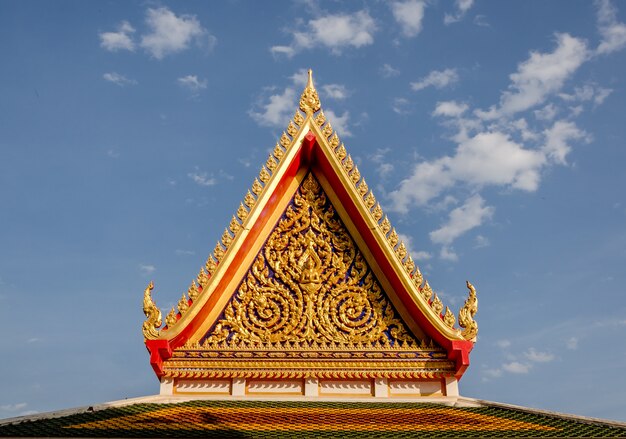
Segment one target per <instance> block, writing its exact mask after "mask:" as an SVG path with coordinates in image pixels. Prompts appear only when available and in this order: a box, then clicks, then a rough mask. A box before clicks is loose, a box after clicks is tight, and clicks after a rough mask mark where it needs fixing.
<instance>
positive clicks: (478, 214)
mask: <svg viewBox="0 0 626 439" xmlns="http://www.w3.org/2000/svg"><path fill="white" fill-rule="evenodd" d="M484 204H485V200H483V198H482V197H481V196H480V195H478V194H476V195H473V196H471V197H470V198H468V199H467V200H466V202H465V204H464V205H462V206H460V207H457V208H455V209H453V210H452V211H451V212H450V216H449V218H448V221H447V223H446V224H444V225H443V226H441V227H440V228H439V229H437V230H434V231H432V232H430V239H431V240H432V241H433V242H434V243H436V244H444V245H450V244H451V243H452V242H453V241H454V240H455V239H456V238H458V237H459V236H461V235H463V234H464V233H466V232H468V231H469V230H472V229H473V228H476V227H478V226H480V225H481V224H482V223H483V222H484V221H485V220H487V219H489V218H491V216H492V215H493V212H494V210H495V209H494V208H493V207H491V206H485V205H484Z"/></svg>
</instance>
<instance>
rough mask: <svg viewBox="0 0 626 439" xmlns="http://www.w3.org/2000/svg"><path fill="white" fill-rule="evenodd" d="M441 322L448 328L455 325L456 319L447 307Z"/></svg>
mask: <svg viewBox="0 0 626 439" xmlns="http://www.w3.org/2000/svg"><path fill="white" fill-rule="evenodd" d="M443 322H444V323H445V324H446V325H447V326H448V327H449V328H453V327H454V323H456V317H454V314H452V311H450V308H448V307H447V306H446V312H445V314H444V315H443Z"/></svg>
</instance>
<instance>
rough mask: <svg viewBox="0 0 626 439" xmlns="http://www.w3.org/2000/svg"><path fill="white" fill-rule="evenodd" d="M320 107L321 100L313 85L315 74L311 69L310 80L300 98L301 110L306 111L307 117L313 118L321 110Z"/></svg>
mask: <svg viewBox="0 0 626 439" xmlns="http://www.w3.org/2000/svg"><path fill="white" fill-rule="evenodd" d="M320 106H321V104H320V98H319V96H318V95H317V90H315V86H314V85H313V72H312V71H311V70H310V69H309V80H308V82H307V84H306V87H305V88H304V91H303V92H302V96H301V97H300V109H301V110H302V111H304V112H305V114H306V115H308V116H311V115H312V114H313V113H315V112H316V111H317V110H319V109H320Z"/></svg>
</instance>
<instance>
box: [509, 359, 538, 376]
mask: <svg viewBox="0 0 626 439" xmlns="http://www.w3.org/2000/svg"><path fill="white" fill-rule="evenodd" d="M531 368H532V365H530V364H528V363H520V362H518V361H511V362H510V363H505V364H503V365H502V369H504V370H506V371H507V372H511V373H518V374H525V373H528V372H529V371H530V369H531Z"/></svg>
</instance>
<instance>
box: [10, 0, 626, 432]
mask: <svg viewBox="0 0 626 439" xmlns="http://www.w3.org/2000/svg"><path fill="white" fill-rule="evenodd" d="M624 22H626V5H624V4H622V3H619V2H614V3H612V2H609V1H597V2H587V1H552V2H526V1H515V2H513V1H511V2H497V1H472V0H457V1H443V0H439V1H436V0H431V1H419V0H408V1H398V2H383V1H370V2H339V1H321V2H308V1H294V2H267V3H261V2H253V1H228V2H199V1H188V2H184V3H183V2H180V3H175V2H156V1H142V2H115V1H111V2H99V3H93V2H78V1H76V2H70V1H57V2H45V1H38V2H36V1H21V2H7V1H4V2H1V3H0V29H2V32H1V34H0V35H1V36H0V54H1V55H2V68H1V69H0V84H1V85H0V87H1V88H0V96H1V99H0V319H1V321H2V323H3V327H4V335H3V337H2V338H0V351H1V352H2V359H3V361H1V362H0V377H2V378H0V386H1V387H2V392H0V417H11V416H17V415H20V414H24V413H32V412H36V411H47V410H52V409H59V408H67V407H71V406H77V405H85V404H93V403H97V402H104V401H110V400H116V399H123V398H126V397H134V396H142V395H147V394H154V393H156V392H157V391H158V383H157V380H156V378H155V376H154V374H153V372H152V370H151V368H150V366H149V361H148V354H147V352H146V350H145V348H144V346H143V338H142V335H141V329H140V328H141V323H142V321H143V318H144V316H143V313H142V311H141V300H142V293H143V289H144V288H145V286H146V285H147V283H148V282H149V280H154V282H155V285H156V287H155V291H154V294H153V295H154V297H155V300H156V302H157V304H158V305H159V306H160V307H161V308H162V309H163V311H164V313H165V312H167V310H169V308H171V307H172V306H173V305H174V304H175V303H176V302H177V301H178V299H179V298H180V295H181V293H182V292H183V291H186V289H187V286H188V285H189V282H190V281H191V280H192V279H194V278H195V276H196V274H197V272H198V270H199V268H200V267H201V266H202V265H203V263H204V260H205V258H206V257H207V256H208V254H209V253H210V252H211V250H212V249H213V247H214V245H215V242H216V241H217V239H218V238H219V237H220V236H221V232H222V231H223V229H224V227H225V226H226V225H227V224H228V221H229V220H230V217H231V215H232V214H233V213H234V212H235V211H236V208H237V207H238V205H239V202H240V200H241V199H242V197H243V195H244V194H245V192H246V190H247V189H248V187H249V186H250V185H251V183H252V181H253V179H254V177H255V176H256V175H257V173H258V170H259V169H260V166H261V164H262V163H263V162H264V161H265V159H266V156H267V153H268V151H270V150H271V148H273V146H274V144H275V142H276V140H277V139H278V137H279V136H280V133H281V132H282V130H283V129H284V128H285V127H286V124H287V122H288V120H289V117H291V116H292V115H293V112H294V110H295V108H296V105H297V100H298V97H299V94H300V92H301V90H302V88H303V85H304V84H303V81H304V78H305V76H304V72H305V69H307V68H312V69H313V70H314V74H315V80H316V85H317V88H318V90H319V91H320V95H321V96H320V97H321V100H322V105H323V108H324V109H325V113H326V115H327V116H328V118H329V119H330V121H331V122H332V125H333V127H335V128H336V129H337V130H338V132H339V134H340V137H341V138H342V140H343V141H344V142H345V144H346V147H347V149H348V151H349V152H350V153H351V154H352V156H353V157H354V159H355V161H356V162H357V163H358V164H359V168H360V170H361V173H362V174H363V175H364V176H365V177H366V178H367V180H368V183H369V184H370V187H373V188H375V194H376V195H377V198H378V199H379V200H380V201H381V203H383V204H384V206H385V211H386V213H387V214H388V215H389V216H390V219H391V220H392V223H393V224H394V225H395V227H396V228H397V229H398V231H399V232H400V233H401V234H402V235H403V237H404V240H405V242H407V243H408V244H409V247H410V249H411V253H412V255H413V257H414V259H416V260H417V262H418V264H419V265H420V267H421V268H422V271H423V272H424V273H425V275H426V277H427V279H428V280H429V282H430V284H431V285H432V286H433V288H434V289H435V291H436V292H438V294H439V295H440V296H441V297H442V299H443V301H444V304H446V305H449V306H450V307H451V308H453V309H454V310H458V308H459V307H460V306H461V304H462V301H463V299H464V297H465V295H466V291H465V287H464V282H465V280H466V279H469V280H470V281H472V282H473V283H474V285H475V286H476V288H477V290H478V294H479V296H478V297H479V311H478V314H477V320H478V323H479V327H480V330H479V340H478V342H477V344H476V347H475V349H474V351H473V352H472V355H471V366H470V368H469V370H468V372H467V373H466V374H465V376H464V377H463V379H462V381H461V383H460V389H461V393H462V394H464V395H466V396H471V397H477V398H482V399H489V400H496V401H501V402H508V403H514V404H521V405H526V406H532V407H539V408H546V409H553V410H558V411H565V412H572V413H577V414H582V415H588V416H597V417H605V418H612V419H621V420H626V415H625V413H626V411H625V410H624V407H625V406H626V399H625V398H624V394H626V378H624V373H623V371H624V370H626V341H625V340H626V294H625V293H626V291H625V290H624V288H625V287H624V285H625V284H626V270H625V267H626V196H625V193H624V189H625V188H626V173H625V172H624V171H623V169H624V163H625V162H626V150H625V148H624V140H623V139H626V124H625V123H624V120H625V119H624V109H625V108H626V83H625V79H624V78H625V77H626V75H624V72H625V71H626V57H625V54H626V50H625V48H626V25H625V24H624Z"/></svg>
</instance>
